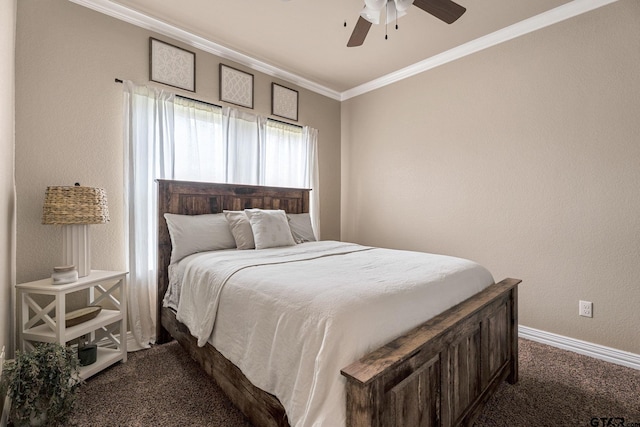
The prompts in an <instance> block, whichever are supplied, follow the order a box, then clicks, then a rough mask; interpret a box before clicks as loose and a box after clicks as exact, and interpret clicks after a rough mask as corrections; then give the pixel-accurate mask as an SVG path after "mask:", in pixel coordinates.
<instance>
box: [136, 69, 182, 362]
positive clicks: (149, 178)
mask: <svg viewBox="0 0 640 427" xmlns="http://www.w3.org/2000/svg"><path fill="white" fill-rule="evenodd" d="M173 101H174V95H173V94H171V93H168V92H165V91H162V90H157V89H153V88H147V87H144V86H135V85H133V84H132V83H131V82H129V81H125V82H124V145H125V147H124V156H125V158H124V165H125V167H124V169H125V177H124V182H125V188H124V205H125V224H124V226H125V236H126V237H125V244H126V246H127V270H128V271H129V286H128V302H129V307H128V308H129V310H128V311H129V325H130V329H131V332H132V334H133V336H134V338H135V340H136V342H137V344H138V346H140V347H143V348H146V347H149V344H150V343H153V342H154V341H155V318H156V307H155V301H156V288H157V286H156V281H157V278H156V252H155V251H153V250H150V248H155V247H157V238H156V237H157V232H156V230H157V223H158V221H157V214H156V210H157V190H156V183H155V179H156V178H160V177H163V178H172V177H173V175H174V169H173V164H174V161H173V148H174V143H173V135H174V114H173V113H174V111H173ZM132 350H133V349H132Z"/></svg>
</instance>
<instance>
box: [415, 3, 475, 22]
mask: <svg viewBox="0 0 640 427" xmlns="http://www.w3.org/2000/svg"><path fill="white" fill-rule="evenodd" d="M413 4H414V5H415V6H418V7H419V8H420V9H422V10H424V11H425V12H427V13H430V14H432V15H433V16H435V17H436V18H438V19H440V20H441V21H444V22H446V23H447V24H452V23H454V22H455V21H456V20H457V19H458V18H460V17H461V16H462V14H463V13H465V12H466V10H467V9H466V8H464V7H462V6H460V5H459V4H457V3H454V2H452V1H451V0H415V1H414V2H413Z"/></svg>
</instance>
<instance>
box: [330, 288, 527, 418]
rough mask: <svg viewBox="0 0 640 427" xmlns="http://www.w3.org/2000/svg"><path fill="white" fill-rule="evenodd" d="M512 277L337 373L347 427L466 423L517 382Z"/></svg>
mask: <svg viewBox="0 0 640 427" xmlns="http://www.w3.org/2000/svg"><path fill="white" fill-rule="evenodd" d="M518 283H520V281H519V280H516V279H505V280H503V281H501V282H500V283H497V284H494V285H492V286H491V287H490V288H488V289H486V290H485V291H483V292H481V293H480V294H478V295H476V296H474V297H472V298H469V299H468V300H466V301H464V302H463V303H461V304H458V305H457V306H455V307H453V308H451V309H450V310H448V311H446V312H444V313H442V314H440V315H439V316H436V317H435V318H433V319H431V320H429V321H427V322H426V323H424V324H422V325H420V326H419V327H417V328H415V329H413V330H412V331H411V332H409V333H408V334H406V335H404V336H402V337H400V338H397V339H396V340H394V341H392V342H390V343H388V344H387V345H385V346H383V347H381V348H380V349H378V350H376V351H374V352H372V353H370V354H368V355H367V356H365V357H363V358H362V359H360V360H359V361H358V362H356V363H353V364H351V365H349V366H347V367H346V368H344V369H343V370H342V374H343V375H344V376H345V377H346V378H347V426H352V427H356V426H358V427H360V426H362V427H364V426H375V427H383V426H384V427H393V426H453V425H469V424H471V423H472V422H473V420H474V419H475V418H476V417H477V416H478V415H479V413H480V411H481V410H482V407H483V406H484V403H485V402H486V401H487V399H488V398H489V397H490V396H491V394H492V392H493V391H494V390H495V388H496V387H497V386H498V385H499V384H500V383H501V382H502V381H503V380H505V379H507V380H508V381H509V382H511V383H515V382H516V381H517V379H518V336H517V327H518V317H517V285H518Z"/></svg>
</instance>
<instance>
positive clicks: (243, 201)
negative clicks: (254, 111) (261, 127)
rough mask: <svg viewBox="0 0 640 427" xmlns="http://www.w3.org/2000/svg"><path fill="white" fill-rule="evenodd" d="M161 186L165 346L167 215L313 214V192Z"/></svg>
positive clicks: (159, 334)
mask: <svg viewBox="0 0 640 427" xmlns="http://www.w3.org/2000/svg"><path fill="white" fill-rule="evenodd" d="M157 182H158V294H157V295H158V298H157V299H158V302H157V321H156V340H157V342H159V343H161V342H165V341H167V340H168V334H167V332H166V331H165V330H164V328H162V324H161V321H160V313H161V312H162V310H161V309H162V299H163V297H164V294H165V293H166V291H167V287H168V286H169V276H168V267H169V260H170V259H171V239H170V237H169V229H168V228H167V223H166V221H165V219H164V214H165V213H173V214H181V215H202V214H213V213H221V212H222V211H223V210H230V211H239V210H244V209H251V208H259V209H282V210H284V211H286V212H287V213H292V214H295V213H305V212H309V191H310V190H308V189H300V188H282V187H262V186H256V185H240V184H216V183H210V182H189V181H171V180H165V179H159V180H157Z"/></svg>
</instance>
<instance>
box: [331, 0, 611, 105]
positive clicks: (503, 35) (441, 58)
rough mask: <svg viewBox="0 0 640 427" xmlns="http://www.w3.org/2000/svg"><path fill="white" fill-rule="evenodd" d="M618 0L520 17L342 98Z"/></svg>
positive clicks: (591, 0) (581, 2) (585, 1)
mask: <svg viewBox="0 0 640 427" xmlns="http://www.w3.org/2000/svg"><path fill="white" fill-rule="evenodd" d="M616 1H618V0H573V1H572V2H569V3H566V4H564V5H562V6H558V7H556V8H555V9H551V10H549V11H547V12H543V13H541V14H539V15H536V16H533V17H531V18H528V19H525V20H524V21H520V22H518V23H516V24H513V25H510V26H508V27H505V28H502V29H500V30H498V31H495V32H493V33H490V34H487V35H486V36H482V37H479V38H477V39H475V40H472V41H470V42H467V43H465V44H462V45H460V46H457V47H454V48H453V49H449V50H447V51H445V52H442V53H440V54H438V55H434V56H432V57H430V58H427V59H425V60H424V61H420V62H416V63H415V64H413V65H410V66H408V67H405V68H402V69H400V70H398V71H394V72H393V73H389V74H387V75H385V76H382V77H380V78H377V79H375V80H371V81H370V82H368V83H364V84H362V85H360V86H356V87H354V88H352V89H348V90H346V91H344V92H342V94H341V98H340V100H341V101H345V100H347V99H349V98H353V97H355V96H358V95H362V94H364V93H367V92H370V91H372V90H376V89H379V88H381V87H384V86H387V85H390V84H392V83H395V82H399V81H400V80H404V79H406V78H408V77H411V76H415V75H416V74H420V73H423V72H425V71H427V70H430V69H432V68H435V67H438V66H440V65H444V64H447V63H449V62H452V61H455V60H456V59H460V58H463V57H465V56H467V55H471V54H473V53H476V52H479V51H481V50H484V49H487V48H490V47H492V46H495V45H497V44H500V43H503V42H506V41H509V40H511V39H514V38H516V37H520V36H523V35H525V34H528V33H531V32H534V31H537V30H539V29H541V28H544V27H547V26H549V25H553V24H555V23H558V22H561V21H564V20H566V19H569V18H573V17H574V16H577V15H581V14H583V13H585V12H589V11H591V10H593V9H597V8H599V7H602V6H605V5H607V4H609V3H614V2H616Z"/></svg>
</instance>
